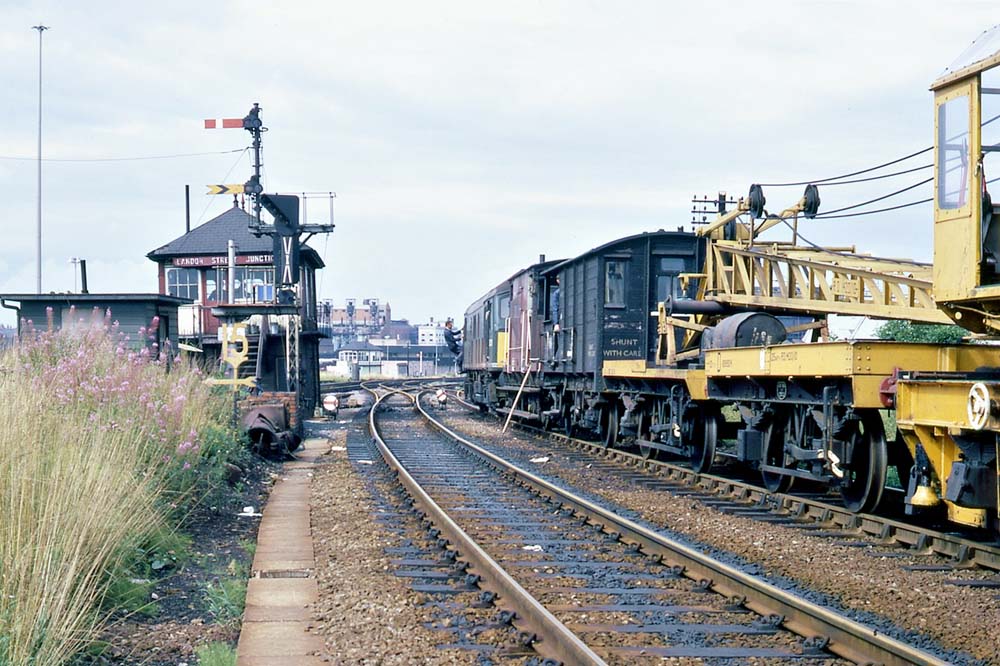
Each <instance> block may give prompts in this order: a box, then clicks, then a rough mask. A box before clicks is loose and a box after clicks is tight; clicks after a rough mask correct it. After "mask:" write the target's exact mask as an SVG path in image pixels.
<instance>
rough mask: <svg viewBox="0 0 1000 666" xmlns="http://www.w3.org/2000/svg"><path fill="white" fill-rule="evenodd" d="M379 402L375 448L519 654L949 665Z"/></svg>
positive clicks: (389, 395)
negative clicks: (514, 634) (494, 607)
mask: <svg viewBox="0 0 1000 666" xmlns="http://www.w3.org/2000/svg"><path fill="white" fill-rule="evenodd" d="M415 403H416V404H417V405H418V406H419V400H416V398H415V396H414V394H413V393H406V394H404V393H403V392H402V390H401V389H398V388H396V389H391V390H389V391H383V392H382V395H381V396H380V397H379V399H378V402H377V403H376V406H375V408H373V409H372V411H371V413H370V427H371V428H372V432H373V434H374V439H375V443H376V445H377V446H378V449H379V451H380V452H381V454H382V457H383V458H384V460H385V461H386V463H387V464H388V465H389V466H390V467H392V468H393V469H394V470H396V474H397V475H398V478H399V480H400V482H401V483H402V484H403V485H404V486H405V487H406V489H407V491H408V492H409V493H410V495H411V497H412V498H413V501H414V503H415V504H416V505H417V506H418V507H419V508H420V510H421V511H422V512H424V513H425V514H426V516H427V520H428V521H429V522H430V523H432V524H433V525H434V528H433V529H434V530H436V531H438V533H439V534H440V537H441V538H443V539H446V540H447V544H448V546H447V548H448V549H449V550H451V551H453V552H454V553H455V555H456V556H457V558H458V559H459V560H460V561H462V562H464V563H466V566H465V568H464V569H463V570H464V571H466V572H467V574H469V575H472V576H475V577H476V579H475V580H476V581H477V582H478V583H479V584H480V585H481V586H482V587H484V588H486V589H487V590H491V591H492V592H493V593H495V594H496V595H497V598H498V604H499V605H500V606H502V607H503V608H505V609H506V610H507V611H508V612H512V615H511V614H508V618H510V619H511V621H512V622H513V624H514V625H515V626H516V627H517V629H518V630H519V632H520V633H519V634H518V635H519V636H520V643H521V646H522V647H523V648H525V649H526V650H527V649H528V648H532V649H534V650H536V651H537V653H538V654H540V655H542V656H543V657H545V658H548V659H552V660H555V662H561V663H566V664H570V663H572V664H576V663H580V664H601V663H610V662H615V663H626V662H627V663H633V662H634V661H636V660H638V659H643V658H649V659H662V658H665V657H668V658H669V657H678V658H702V659H708V660H712V659H733V658H742V659H766V660H770V659H775V660H777V659H781V660H784V659H796V660H799V661H800V662H803V661H804V662H805V663H817V664H818V663H824V664H826V663H843V661H844V660H846V661H848V662H853V663H881V664H943V663H947V662H946V661H943V660H942V659H940V658H939V657H937V656H935V655H933V654H931V653H928V652H926V651H923V650H919V649H916V648H913V647H910V646H907V645H905V644H903V643H901V642H899V641H896V640H894V639H891V638H888V637H886V636H884V635H882V634H881V633H879V632H878V631H875V630H872V629H871V628H868V627H865V626H863V625H861V624H858V623H856V622H853V621H851V620H849V619H847V618H845V617H843V616H840V615H838V614H837V613H835V612H833V611H831V610H830V609H827V608H823V607H820V606H818V605H816V604H814V603H812V602H810V601H807V600H805V599H803V598H801V597H798V596H796V595H794V594H792V593H789V592H787V591H785V590H781V589H779V588H777V587H775V586H773V585H770V584H768V583H766V582H763V581H761V580H759V579H757V578H755V577H753V576H751V575H749V574H747V573H745V572H742V571H739V570H738V569H736V568H734V567H731V566H728V565H726V564H724V563H721V562H718V561H716V560H713V559H711V558H709V557H707V556H705V555H703V554H702V553H700V552H698V551H696V550H694V549H692V548H690V547H687V546H685V545H684V544H680V543H677V542H676V541H673V540H671V539H668V538H666V537H664V536H663V535H661V534H658V533H656V532H653V531H651V530H649V529H647V528H645V527H643V526H642V525H639V524H637V523H635V522H633V521H631V520H629V519H627V518H624V517H622V516H619V515H616V514H615V513H613V512H611V511H609V510H608V509H606V508H603V507H601V506H598V505H597V504H594V503H592V502H589V501H588V500H586V499H584V498H582V497H579V496H578V495H575V494H573V493H571V492H568V491H566V490H564V489H561V488H558V487H556V486H555V485H553V484H551V483H548V482H547V481H545V480H543V479H541V478H539V477H537V476H534V475H532V474H530V473H528V472H525V471H524V470H522V469H519V468H517V467H515V466H513V465H511V464H510V463H508V462H506V461H504V460H502V459H500V458H499V457H497V456H496V455H494V454H492V453H490V452H488V451H487V450H485V449H484V448H482V447H479V446H477V445H476V444H475V443H473V442H470V441H468V440H467V439H464V438H462V437H461V436H459V435H458V434H457V433H453V432H450V431H448V430H447V428H446V427H445V426H444V425H443V424H441V423H440V422H439V421H436V420H434V419H433V418H432V417H431V415H430V414H428V412H427V410H425V409H423V408H421V409H420V413H421V415H422V416H421V418H423V419H424V423H420V424H417V423H414V420H415V418H416V414H415V413H414V412H413V405H414V404H415Z"/></svg>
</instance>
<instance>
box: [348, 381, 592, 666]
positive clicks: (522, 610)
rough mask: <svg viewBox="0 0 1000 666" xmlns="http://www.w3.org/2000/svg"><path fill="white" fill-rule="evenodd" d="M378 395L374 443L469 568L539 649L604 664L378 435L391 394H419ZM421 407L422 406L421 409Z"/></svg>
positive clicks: (579, 661) (373, 412)
mask: <svg viewBox="0 0 1000 666" xmlns="http://www.w3.org/2000/svg"><path fill="white" fill-rule="evenodd" d="M368 390H370V391H371V392H372V394H373V396H375V400H376V401H375V404H374V405H373V406H372V409H371V412H370V413H369V416H368V419H369V423H368V425H369V428H370V430H371V433H372V437H373V438H374V440H375V445H376V447H377V448H378V450H379V452H380V453H381V455H382V458H383V459H384V460H385V462H386V464H388V465H389V466H390V467H391V468H392V469H393V470H394V471H395V472H396V473H397V475H398V477H399V481H400V483H401V484H402V485H403V487H405V488H406V490H407V491H408V492H409V493H410V495H411V497H413V500H414V503H415V504H416V505H417V506H419V507H420V508H421V510H423V511H424V512H425V513H426V514H427V515H428V517H429V518H430V520H432V521H433V522H434V524H435V526H436V527H437V528H438V529H439V530H441V533H442V534H443V535H444V536H445V537H446V538H447V539H448V540H449V541H450V542H451V543H452V544H453V545H454V546H455V547H456V549H457V550H458V551H459V552H461V554H462V557H463V558H464V559H465V560H466V561H468V562H469V563H470V565H471V566H470V571H471V572H472V573H475V574H477V575H478V576H480V578H481V579H482V580H483V581H485V583H486V585H488V586H490V587H491V588H492V589H494V590H496V591H498V592H499V593H500V594H501V595H502V596H503V599H504V602H505V603H506V604H508V605H509V606H510V607H511V608H512V609H513V610H514V612H515V613H517V617H518V618H520V619H521V620H522V621H523V622H525V623H526V624H527V625H528V626H529V627H530V628H531V630H532V631H534V632H535V633H536V634H538V635H539V636H543V637H544V639H543V640H542V641H540V642H539V643H538V644H537V647H536V649H537V650H538V651H539V652H540V653H543V654H544V655H545V656H549V657H551V658H554V659H558V660H560V661H562V662H563V663H566V664H581V665H583V666H586V665H594V666H597V665H602V664H606V662H605V661H604V660H603V659H601V658H600V657H599V656H598V655H597V654H595V653H594V652H593V651H592V650H591V649H590V648H589V647H587V645H586V644H585V643H584V642H583V641H581V640H580V638H579V637H578V636H577V635H576V634H574V633H573V632H572V631H570V630H569V629H568V628H567V627H566V625H564V624H563V623H562V622H560V621H559V620H558V619H556V617H555V616H554V615H552V613H550V612H549V611H548V610H546V608H545V607H544V606H542V605H541V604H540V603H539V602H538V601H537V600H536V599H535V598H534V597H532V596H531V595H530V594H529V593H528V592H527V591H526V590H525V589H524V588H523V587H521V585H520V584H519V583H518V582H517V581H516V580H514V579H513V578H512V577H511V576H510V574H508V573H507V572H506V571H504V569H503V568H502V567H501V566H500V565H499V564H497V563H496V561H495V560H493V558H491V557H490V556H489V555H488V554H487V553H486V552H485V551H484V550H483V549H482V548H480V547H479V545H478V544H476V542H475V541H473V540H472V538H471V537H469V535H468V534H466V532H465V531H464V530H462V528H461V527H459V526H458V524H457V523H455V521H454V520H452V519H451V517H450V516H449V515H448V514H447V513H446V512H445V511H444V510H443V509H442V508H441V507H440V506H438V504H437V503H436V502H435V501H434V500H433V499H431V497H430V495H428V494H427V493H426V492H425V491H424V489H423V488H421V487H420V485H419V484H418V483H417V482H416V481H415V480H414V478H413V477H412V476H411V475H410V474H409V472H407V471H406V469H405V468H404V467H403V466H402V465H401V464H400V462H399V460H397V459H396V457H395V456H394V455H393V453H392V451H390V450H389V447H388V446H386V444H385V442H384V441H383V439H382V437H381V436H380V435H379V432H378V428H377V426H376V424H375V415H376V413H377V410H378V408H379V406H380V404H381V402H382V400H383V399H385V398H386V397H387V396H388V395H393V394H403V395H406V396H407V397H408V398H409V399H410V400H411V402H413V404H414V405H416V406H417V408H418V409H419V401H418V400H417V398H416V396H414V395H411V394H408V393H405V392H404V391H402V390H401V389H398V388H391V389H389V390H388V392H387V393H385V394H383V395H381V396H380V395H378V393H377V392H376V391H374V390H372V389H368ZM421 411H422V410H421Z"/></svg>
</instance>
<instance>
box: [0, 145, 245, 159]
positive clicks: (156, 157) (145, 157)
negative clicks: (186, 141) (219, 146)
mask: <svg viewBox="0 0 1000 666" xmlns="http://www.w3.org/2000/svg"><path fill="white" fill-rule="evenodd" d="M244 150H246V149H245V148H234V149H232V150H215V151H212V152H207V153H176V154H173V155H144V156H140V157H67V158H61V157H43V158H42V160H41V161H42V162H136V161H139V160H172V159H177V158H180V157H203V156H206V155H228V154H230V153H239V152H242V151H244ZM0 160H12V161H18V162H37V161H38V158H37V157H21V156H17V155H0Z"/></svg>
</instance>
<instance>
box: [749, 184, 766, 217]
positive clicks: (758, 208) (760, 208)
mask: <svg viewBox="0 0 1000 666" xmlns="http://www.w3.org/2000/svg"><path fill="white" fill-rule="evenodd" d="M747 202H748V204H749V208H750V216H751V217H752V218H754V219H755V220H757V219H760V218H762V217H764V204H766V203H767V199H765V198H764V190H763V189H761V186H760V185H757V184H754V185H751V186H750V194H748V195H747Z"/></svg>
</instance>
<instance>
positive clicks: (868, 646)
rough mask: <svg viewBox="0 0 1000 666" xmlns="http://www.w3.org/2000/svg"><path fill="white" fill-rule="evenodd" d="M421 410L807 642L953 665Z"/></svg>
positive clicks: (862, 658) (532, 482)
mask: <svg viewBox="0 0 1000 666" xmlns="http://www.w3.org/2000/svg"><path fill="white" fill-rule="evenodd" d="M417 407H418V409H420V411H421V413H422V414H423V415H424V417H425V418H426V419H427V420H428V421H429V422H430V423H432V424H433V425H434V426H435V427H436V428H437V429H438V430H440V431H441V432H442V433H444V434H446V435H447V436H449V437H451V438H452V439H453V440H454V441H456V442H458V443H460V444H462V445H463V446H465V447H466V448H467V449H469V450H470V451H472V452H474V453H475V454H476V455H478V456H479V457H481V458H482V459H484V460H486V461H488V462H489V463H490V464H491V465H493V466H495V467H497V468H499V469H501V470H503V471H505V472H507V473H509V474H511V475H514V476H516V477H517V478H518V479H519V480H520V481H521V482H522V483H523V484H526V485H528V486H530V487H531V488H533V489H534V490H535V491H536V492H538V493H539V494H540V495H542V496H545V497H548V498H550V499H551V500H552V501H553V502H555V503H561V504H562V505H563V506H564V507H570V508H572V509H573V510H574V511H575V512H577V513H578V514H580V515H582V516H586V517H587V518H588V520H590V521H592V522H594V523H596V524H601V525H603V526H604V529H605V530H606V531H607V532H609V533H618V534H620V535H621V536H620V540H621V541H623V542H625V543H627V544H632V545H635V546H637V547H638V548H639V549H640V550H641V552H643V553H645V554H648V555H653V556H659V557H662V558H664V559H665V560H669V561H671V562H673V563H676V564H678V565H680V566H682V567H684V570H685V575H687V576H689V577H692V578H696V579H705V580H706V581H708V582H709V586H710V587H711V589H713V590H715V591H718V592H719V593H721V594H727V595H729V596H743V597H746V599H747V602H746V606H747V607H748V608H750V609H751V610H753V611H755V612H757V613H760V614H762V615H780V616H783V618H784V622H783V626H784V627H786V628H787V629H789V630H791V631H792V632H794V633H796V634H799V635H801V636H804V637H807V638H813V637H816V636H822V637H825V638H826V639H828V641H829V642H828V645H827V649H828V650H829V651H830V652H832V653H833V654H835V655H837V656H840V657H843V658H845V659H849V660H851V661H853V662H855V663H881V664H884V665H885V666H895V665H903V664H926V665H932V664H941V665H944V664H947V663H948V662H947V661H945V660H942V659H940V658H939V657H937V656H935V655H933V654H931V653H929V652H926V651H924V650H920V649H919V648H915V647H912V646H910V645H907V644H905V643H903V642H901V641H898V640H895V639H893V638H890V637H887V636H884V635H882V634H880V633H879V632H878V631H877V630H875V629H872V628H870V627H867V626H865V625H863V624H861V623H858V622H855V621H853V620H851V619H849V618H846V617H844V616H842V615H839V614H837V613H835V612H833V611H831V610H829V609H826V608H823V607H822V606H819V605H817V604H815V603H812V602H810V601H808V600H806V599H803V598H801V597H798V596H796V595H794V594H792V593H790V592H786V591H784V590H781V589H780V588H778V587H776V586H774V585H771V584H770V583H767V582H765V581H762V580H760V579H758V578H756V577H754V576H751V575H749V574H746V573H744V572H742V571H739V570H738V569H735V568H733V567H731V566H729V565H726V564H724V563H722V562H719V561H717V560H715V559H713V558H710V557H708V556H706V555H703V554H702V553H700V552H698V551H696V550H694V549H692V548H689V547H687V546H685V545H683V544H681V543H679V542H677V541H674V540H672V539H669V538H667V537H665V536H663V535H661V534H658V533H656V532H653V531H652V530H649V529H647V528H645V527H643V526H642V525H639V524H637V523H635V522H633V521H631V520H629V519H627V518H623V517H621V516H618V515H615V514H614V513H612V512H610V511H608V510H606V509H604V508H602V507H599V506H597V505H595V504H593V503H591V502H589V501H587V500H585V499H583V498H581V497H579V496H577V495H575V494H573V493H571V492H569V491H567V490H565V489H562V488H560V487H558V486H556V485H554V484H552V483H550V482H548V481H546V480H544V479H542V478H540V477H538V476H535V475H534V474H531V473H530V472H528V471H526V470H523V469H521V468H519V467H517V466H516V465H513V464H511V463H509V462H507V461H506V460H504V459H502V458H500V457H498V456H496V455H494V454H493V453H491V452H489V451H487V450H486V449H484V448H482V447H480V446H478V445H476V444H475V443H473V442H471V441H469V440H467V439H465V438H464V437H462V436H461V435H459V434H457V433H455V432H453V431H452V430H450V429H449V428H447V427H446V426H445V425H444V424H442V423H441V422H439V421H438V420H437V419H435V418H433V417H432V416H431V415H430V414H428V413H427V412H426V411H424V410H423V409H422V408H421V407H420V405H419V401H418V404H417Z"/></svg>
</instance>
